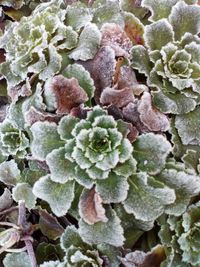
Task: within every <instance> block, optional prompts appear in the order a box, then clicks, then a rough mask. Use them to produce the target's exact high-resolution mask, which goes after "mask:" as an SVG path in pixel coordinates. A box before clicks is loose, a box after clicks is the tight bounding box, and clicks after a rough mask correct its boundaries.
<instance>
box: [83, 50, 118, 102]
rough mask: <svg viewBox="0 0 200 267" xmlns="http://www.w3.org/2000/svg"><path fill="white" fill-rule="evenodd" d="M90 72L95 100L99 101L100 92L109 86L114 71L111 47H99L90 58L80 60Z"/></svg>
mask: <svg viewBox="0 0 200 267" xmlns="http://www.w3.org/2000/svg"><path fill="white" fill-rule="evenodd" d="M81 64H82V65H83V66H84V68H85V69H87V70H88V71H89V72H90V75H91V77H92V79H93V80H94V85H95V88H96V90H95V101H96V103H99V98H100V95H101V92H102V90H103V89H104V88H106V87H111V86H112V82H113V75H114V73H115V67H116V59H115V52H114V51H113V49H112V48H111V47H108V46H105V47H101V48H100V49H99V50H98V52H97V53H96V55H95V57H94V58H93V59H92V60H89V61H86V62H81Z"/></svg>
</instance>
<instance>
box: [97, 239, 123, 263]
mask: <svg viewBox="0 0 200 267" xmlns="http://www.w3.org/2000/svg"><path fill="white" fill-rule="evenodd" d="M97 249H98V251H99V252H100V253H101V255H103V256H104V257H106V260H108V262H109V263H108V264H109V265H110V266H111V267H114V266H116V267H117V266H120V260H119V257H120V256H121V252H120V249H118V248H116V247H113V246H110V245H107V244H99V245H97Z"/></svg>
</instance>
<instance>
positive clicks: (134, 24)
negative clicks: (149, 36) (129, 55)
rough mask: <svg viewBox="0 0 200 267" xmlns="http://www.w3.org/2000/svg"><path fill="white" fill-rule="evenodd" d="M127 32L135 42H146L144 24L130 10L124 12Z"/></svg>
mask: <svg viewBox="0 0 200 267" xmlns="http://www.w3.org/2000/svg"><path fill="white" fill-rule="evenodd" d="M124 20H125V28H124V30H125V32H126V34H127V36H128V37H129V39H130V40H131V41H132V43H133V44H144V39H143V34H144V26H143V24H142V23H141V22H140V20H139V19H138V18H136V17H135V16H134V15H133V14H131V13H129V12H124Z"/></svg>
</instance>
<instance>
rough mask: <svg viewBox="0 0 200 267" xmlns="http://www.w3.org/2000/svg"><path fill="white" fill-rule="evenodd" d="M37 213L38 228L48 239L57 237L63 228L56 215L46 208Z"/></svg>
mask: <svg viewBox="0 0 200 267" xmlns="http://www.w3.org/2000/svg"><path fill="white" fill-rule="evenodd" d="M39 215H40V219H39V228H40V230H41V231H42V233H43V235H45V236H47V237H48V238H49V239H53V240H56V239H58V238H59V237H60V236H61V235H62V233H63V232H64V228H63V227H62V226H61V225H60V223H59V222H58V220H57V219H56V217H54V216H53V215H51V214H50V213H48V212H47V211H46V210H40V211H39Z"/></svg>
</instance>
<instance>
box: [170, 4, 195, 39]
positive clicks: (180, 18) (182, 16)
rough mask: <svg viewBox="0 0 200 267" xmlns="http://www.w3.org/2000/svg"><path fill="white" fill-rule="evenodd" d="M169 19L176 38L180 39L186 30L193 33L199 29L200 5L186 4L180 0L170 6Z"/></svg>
mask: <svg viewBox="0 0 200 267" xmlns="http://www.w3.org/2000/svg"><path fill="white" fill-rule="evenodd" d="M169 21H170V23H171V24H172V27H173V30H174V32H175V39H176V40H180V39H181V37H182V36H183V35H184V34H185V33H186V32H189V33H192V34H194V35H195V34H197V33H198V32H199V31H200V6H198V5H187V4H185V3H184V2H183V1H180V2H178V3H177V4H176V5H175V6H174V7H173V8H172V12H171V14H170V16H169Z"/></svg>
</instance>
